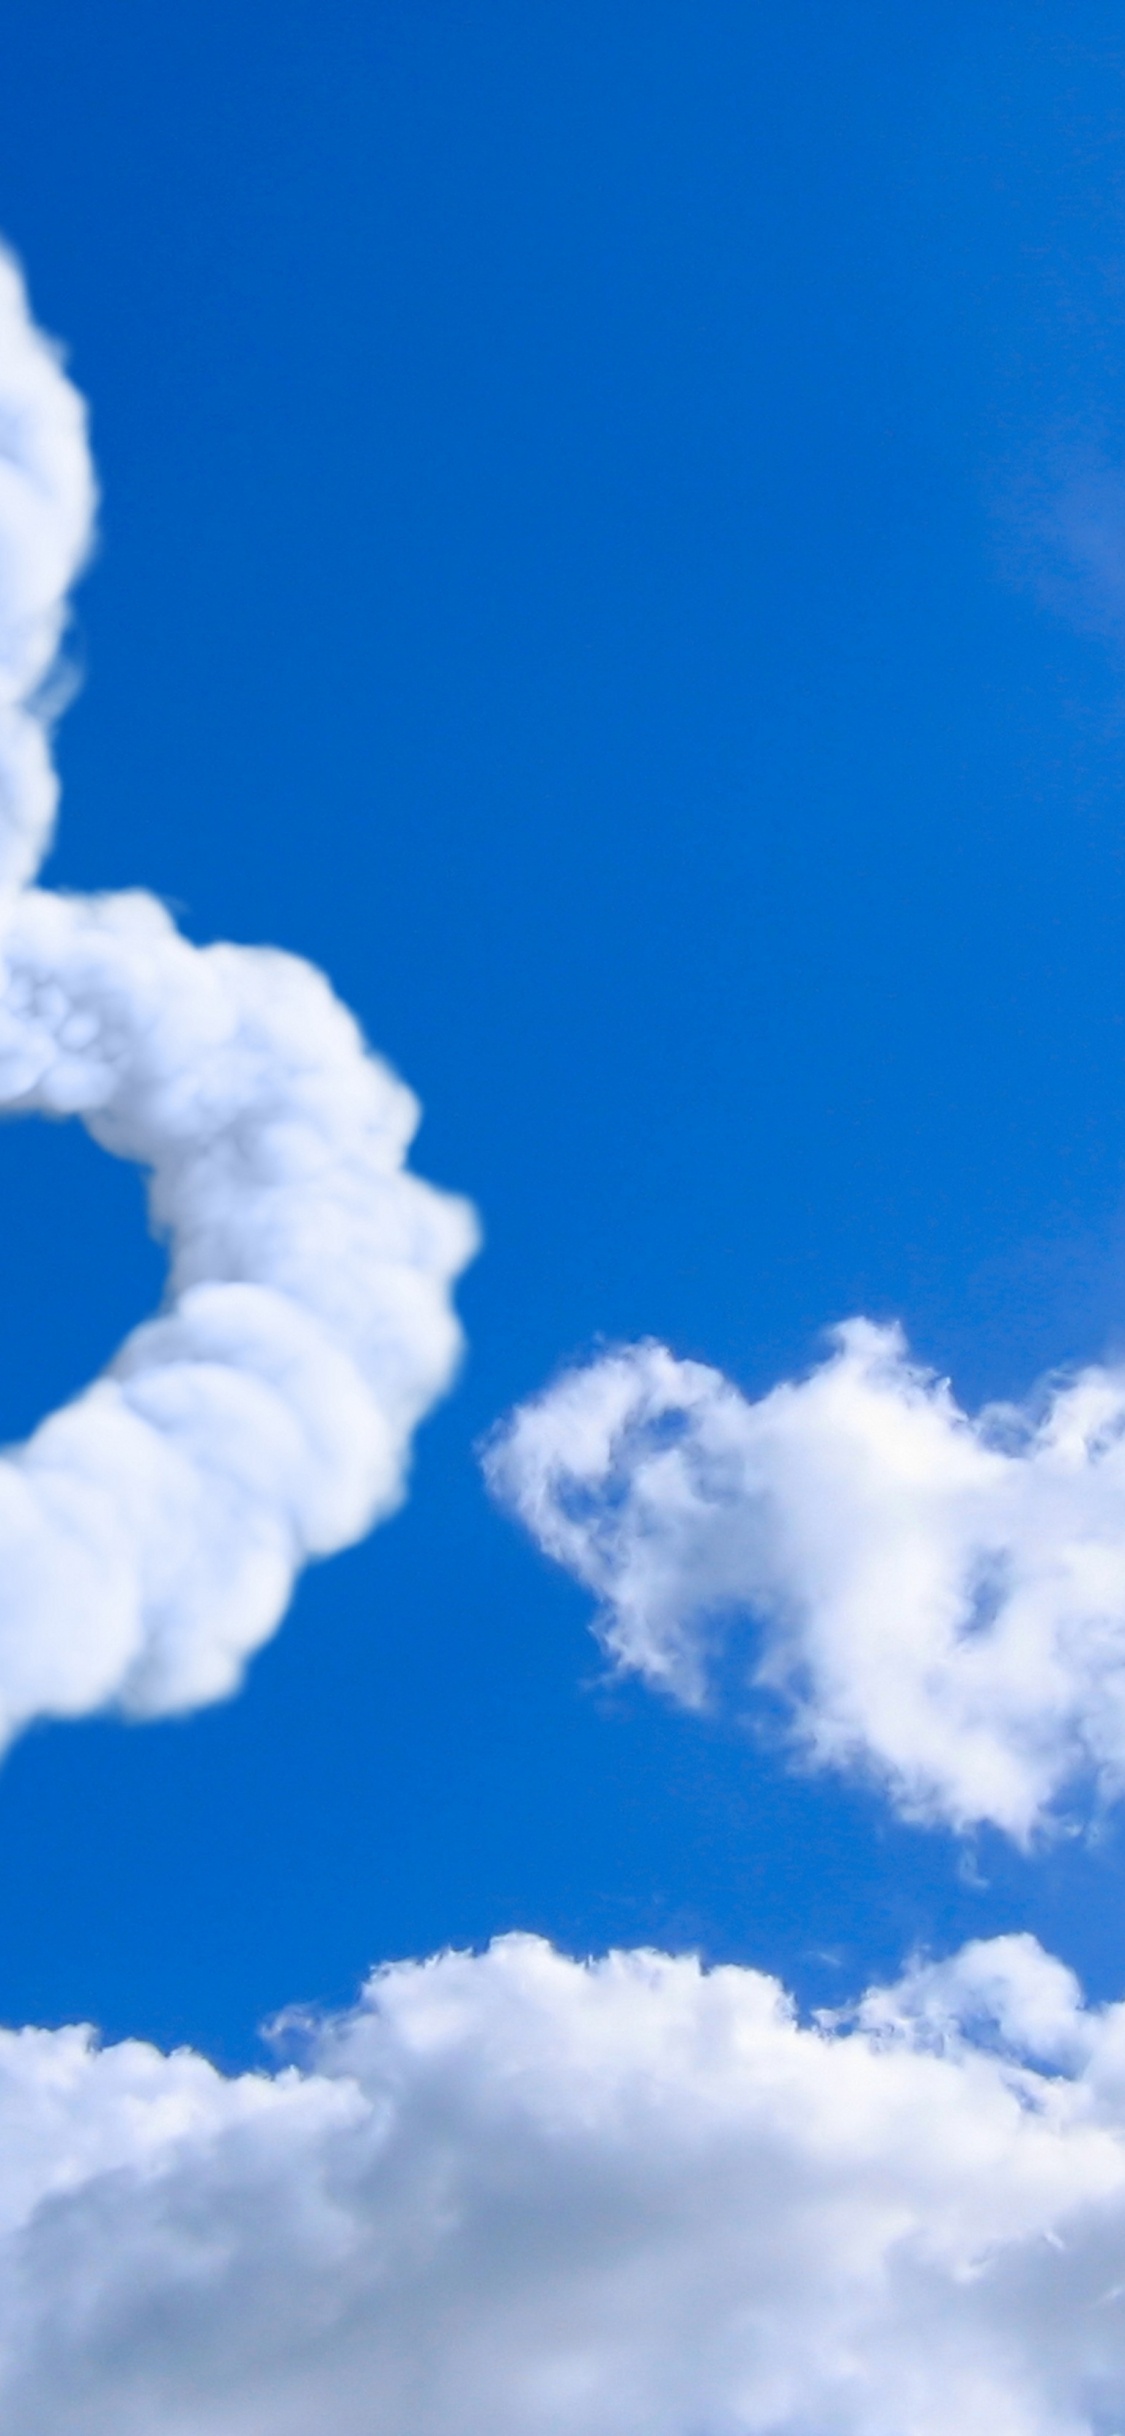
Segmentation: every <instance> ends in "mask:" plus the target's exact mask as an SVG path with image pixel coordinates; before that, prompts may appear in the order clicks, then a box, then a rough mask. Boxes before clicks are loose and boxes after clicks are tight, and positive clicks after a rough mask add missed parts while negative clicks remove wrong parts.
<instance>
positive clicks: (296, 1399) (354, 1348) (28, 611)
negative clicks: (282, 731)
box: [0, 256, 475, 1743]
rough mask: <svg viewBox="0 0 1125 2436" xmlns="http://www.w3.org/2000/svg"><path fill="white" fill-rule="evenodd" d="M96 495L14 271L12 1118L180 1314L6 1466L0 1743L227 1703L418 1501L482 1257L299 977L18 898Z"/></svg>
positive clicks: (340, 1019)
mask: <svg viewBox="0 0 1125 2436" xmlns="http://www.w3.org/2000/svg"><path fill="white" fill-rule="evenodd" d="M92 502H93V481H92V476H91V472H90V466H89V459H88V455H87V451H86V442H85V428H84V418H83V411H82V406H81V401H80V400H79V399H78V397H77V396H76V394H75V392H74V391H73V389H72V388H71V387H70V384H69V383H68V381H67V380H66V379H65V377H64V375H63V373H62V371H61V369H60V366H59V364H58V361H57V359H56V357H55V355H54V353H53V352H52V351H51V349H50V348H49V347H48V346H47V344H46V342H45V341H44V340H43V339H42V338H41V337H40V336H39V335H38V333H37V332H36V331H35V330H34V328H33V327H32V324H31V322H30V319H29V317H28V312H27V306H26V300H25V298H24V294H23V289H22V285H21V283H20V280H19V277H18V274H17V272H16V271H15V269H14V266H13V265H12V263H11V262H10V261H9V260H8V259H7V258H5V257H2V256H0V1110H7V1111H9V1112H24V1111H39V1112H41V1113H44V1114H46V1115H49V1116H56V1117H61V1116H71V1115H76V1116H78V1117H80V1118H81V1120H82V1121H83V1122H84V1123H85V1124H86V1126H87V1127H88V1129H89V1131H90V1132H91V1134H92V1135H93V1136H94V1139H95V1140H96V1141H98V1142H100V1143H101V1144H103V1146H104V1147H105V1148H106V1149H107V1150H108V1151H112V1152H113V1153H115V1154H116V1155H117V1156H119V1157H122V1158H126V1159H131V1160H135V1161H137V1162H138V1163H139V1164H140V1165H141V1166H142V1167H144V1168H145V1169H146V1170H148V1172H149V1174H150V1177H151V1209H152V1215H153V1219H154V1223H155V1225H156V1226H157V1228H158V1230H159V1231H160V1232H161V1233H162V1234H163V1235H165V1236H166V1237H167V1239H168V1243H169V1247H170V1254H171V1268H170V1277H169V1288H168V1297H167V1304H166V1308H165V1310H164V1312H163V1313H162V1314H161V1316H160V1317H159V1318H157V1319H156V1320H154V1321H152V1322H151V1323H150V1324H149V1325H147V1326H145V1327H142V1328H139V1329H138V1330H137V1331H136V1332H135V1333H134V1334H133V1335H132V1336H131V1337H130V1338H129V1339H128V1340H127V1342H126V1343H125V1345H124V1346H123V1347H122V1349H121V1351H120V1353H119V1355H118V1356H117V1359H116V1360H115V1361H114V1363H113V1364H112V1366H111V1369H110V1371H109V1373H108V1374H107V1376H105V1377H104V1378H102V1379H100V1380H99V1381H98V1382H97V1383H96V1384H95V1385H94V1386H93V1387H91V1388H90V1389H89V1390H88V1391H87V1393H86V1394H85V1395H83V1396H81V1397H79V1398H78V1399H77V1400H76V1401H75V1402H74V1403H72V1404H70V1405H68V1406H67V1407H66V1408H65V1409H64V1410H63V1411H61V1412H58V1413H55V1414H54V1415H52V1416H51V1418H50V1419H49V1420H47V1421H45V1422H44V1423H43V1424H42V1426H41V1427H40V1428H39V1429H38V1430H36V1432H35V1433H34V1435H33V1437H32V1438H31V1439H30V1440H29V1441H28V1442H27V1444H26V1445H24V1446H23V1447H20V1448H17V1449H16V1450H15V1451H14V1452H12V1453H9V1454H8V1455H7V1456H6V1457H4V1458H2V1459H0V1743H2V1741H3V1740H5V1739H7V1737H9V1736H10V1735H11V1734H12V1733H13V1732H14V1731H15V1730H16V1729H17V1728H18V1727H19V1726H20V1725H21V1724H23V1723H24V1722H26V1721H27V1720H28V1719H29V1718H31V1717H32V1716H35V1715H37V1714H48V1715H56V1716H64V1715H74V1714H78V1713H80V1712H82V1711H85V1710H88V1709H91V1708H96V1707H99V1706H102V1705H104V1704H105V1703H107V1702H115V1703H116V1704H117V1705H119V1706H120V1707H122V1708H124V1709H126V1710H128V1711H130V1712H131V1713H132V1714H134V1715H156V1714H160V1713H162V1712H165V1711H169V1710H174V1709H181V1708H185V1707H190V1706H192V1705H194V1704H195V1703H197V1702H200V1701H205V1700H211V1699H215V1698H217V1697H219V1696H220V1695H222V1694H223V1693H225V1692H228V1691H230V1690H231V1689H232V1688H233V1687H234V1685H235V1684H236V1683H237V1681H238V1679H239V1675H240V1672H241V1669H242V1666H243V1664H244V1662H245V1659H246V1657H247V1655H248V1653H249V1652H250V1651H252V1650H253V1649H254V1648H256V1647H257V1646H258V1644H259V1643H260V1642H261V1641H262V1640H263V1639H265V1638H266V1636H267V1635H268V1634H269V1633H270V1632H271V1631H272V1630H273V1629H274V1627H275V1625H276V1624H277V1622H278V1620H279V1618H280V1616H281V1614H282V1613H283V1611H284V1609H285V1606H286V1604H287V1602H288V1599H289V1596H290V1593H291V1589H292V1585H293V1579H294V1576H295V1574H296V1572H297V1569H298V1568H299V1567H300V1566H301V1565H302V1564H303V1563H304V1562H305V1561H306V1559H307V1558H309V1557H310V1556H314V1555H324V1554H327V1553H329V1552H330V1551H332V1550H333V1549H337V1548H341V1547H344V1546H346V1545H347V1544H348V1543H349V1542H350V1541H353V1540H356V1539H358V1538H360V1537H362V1535H363V1534H364V1532H366V1531H367V1530H368V1529H369V1528H370V1527H371V1525H372V1523H373V1522H374V1521H376V1520H377V1519H378V1518H379V1517H380V1516H381V1515H385V1514H386V1513H387V1512H389V1511H390V1510H391V1508H392V1507H393V1506H394V1505H395V1504H396V1503H397V1502H398V1500H399V1498H400V1496H401V1493H402V1486H403V1476H404V1468H405V1463H406V1459H407V1455H408V1451H409V1443H410V1436H411V1432H412V1430H413V1428H414V1426H415V1424H416V1423H417V1421H418V1420H419V1418H420V1417H421V1415H422V1414H423V1413H424V1412H425V1410H426V1409H427V1407H428V1406H429V1405H430V1404H431V1403H432V1402H433V1400H434V1399H435V1397H437V1396H438V1395H439V1394H440V1393H441V1392H442V1390H443V1389H444V1388H445V1386H446V1385H447V1384H448V1381H449V1378H450V1376H451V1374H452V1371H453V1368H454V1366H455V1363H456V1359H457V1355H458V1351H459V1344H460V1337H459V1331H458V1328H457V1323H456V1321H455V1319H454V1316H453V1313H452V1310H451V1308H450V1299H449V1293H450V1285H451V1281H452V1280H453V1278H454V1277H455V1276H456V1274H457V1273H458V1271H459V1270H460V1269H461V1268H462V1267H463V1265H464V1263H465V1261H466V1260H467V1259H468V1258H469V1256H470V1254H471V1252H472V1250H473V1247H474V1242H475V1222H474V1220H473V1217H472V1213H471V1212H470V1211H469V1209H468V1207H467V1205H466V1204H464V1203H463V1202H460V1201H457V1200H455V1199H453V1198H452V1197H450V1196H448V1195H446V1194H442V1193H438V1192H436V1191H434V1190H433V1189H432V1188H431V1187H430V1186H428V1185H426V1184H424V1183H423V1182H421V1181H420V1179H419V1178H417V1177H415V1176H413V1175H411V1174H409V1173H408V1172H407V1170H406V1168H405V1164H404V1162H405V1157H406V1152H407V1148H408V1145H409V1142H410V1139H411V1136H412V1134H413V1132H414V1129H415V1126H416V1123H417V1116H418V1111H417V1106H416V1103H415V1102H414V1100H413V1098H412V1097H411V1094H410V1093H409V1092H408V1091H407V1090H405V1089H404V1087H403V1085H402V1084H401V1083H400V1082H398V1080H397V1079H396V1078H395V1077H394V1076H393V1075H392V1074H391V1073H390V1072H389V1070H388V1069H387V1068H386V1067H385V1066H384V1065H382V1064H381V1063H380V1062H379V1061H378V1060H377V1059H376V1058H374V1057H372V1056H371V1055H370V1054H369V1053H368V1051H367V1050H366V1048H365V1046H364V1043H363V1040H362V1038H361V1036H360V1033H359V1030H358V1028H357V1026H356V1024H355V1022H354V1021H353V1019H352V1017H351V1016H350V1015H349V1014H348V1013H347V1011H346V1010H345V1009H344V1008H343V1007H342V1006H341V1005H340V1004H339V1003H338V1001H337V1000H336V999H335V998H334V997H333V995H332V992H331V990H330V989H329V987H328V984H327V982H325V981H324V979H323V978H322V976H321V975H320V974H319V973H317V972H315V971H314V970H313V969H312V968H311V967H310V966H308V965H306V964H303V963H302V962H300V961H299V960H298V959H297V958H295V957H292V956H286V955H282V954H280V953H276V952H274V951H269V950H261V949H250V948H238V947H231V946H226V945H220V946H215V947H209V948H196V947H193V946H191V945H190V944H189V943H188V942H187V941H186V940H185V939H183V938H181V937H180V935H179V933H178V932H177V930H176V929H175V926H174V924H173V923H172V922H171V921H170V919H169V917H168V916H167V914H166V913H165V912H164V910H163V908H162V907H161V906H160V905H159V904H157V903H156V901H155V900H154V899H153V898H151V897H148V896H146V895H144V894H142V893H140V892H137V893H129V894H122V895H116V896H105V897H85V898H84V897H66V896H61V895H57V894H53V893H50V892H48V891H44V890H39V889H35V888H32V887H26V886H23V887H18V888H17V887H15V886H14V885H13V882H15V881H18V882H23V881H25V880H26V879H27V878H28V876H29V873H30V870H31V869H32V868H33V865H34V862H35V860H36V859H37V858H38V855H39V854H40V853H41V852H42V850H43V848H44V847H45V845H46V842H47V837H48V834H49V828H50V820H51V815H52V812H53V805H54V780H53V777H52V775H51V772H50V765H49V758H48V756H47V749H46V741H45V734H44V729H43V725H42V720H41V717H40V716H39V714H38V712H37V710H36V707H35V704H36V693H35V689H36V688H37V687H40V686H41V685H42V681H43V679H44V677H45V676H46V674H47V673H48V671H49V666H50V662H51V659H52V655H53V653H54V652H55V650H56V648H57V644H58V640H59V636H60V634H61V632H62V627H63V621H64V615H65V588H66V585H67V583H68V582H69V581H70V579H71V577H72V576H73V574H74V572H75V570H76V568H77V567H78V566H79V564H80V563H81V560H82V556H83V553H84V550H85V548H86V546H87V543H88V539H89V518H90V514H91V511H92Z"/></svg>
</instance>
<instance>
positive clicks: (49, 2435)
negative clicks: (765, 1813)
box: [0, 1936, 1125, 2436]
mask: <svg viewBox="0 0 1125 2436" xmlns="http://www.w3.org/2000/svg"><path fill="white" fill-rule="evenodd" d="M306 2038H307V2044H308V2046H309V2049H310V2052H309V2054H308V2060H307V2063H306V2066H305V2068H304V2069H302V2070H294V2069H289V2070H287V2071H283V2072H280V2073H279V2074H277V2075H276V2076H272V2077H269V2076H257V2077H252V2076H246V2077H244V2078H241V2079H237V2080H226V2079H224V2078H222V2077H221V2076H220V2075H219V2074H218V2073H217V2072H215V2071H214V2070H213V2069H212V2068H211V2067H210V2066H209V2065H208V2064H207V2063H205V2062H204V2061H203V2060H202V2059H201V2058H199V2057H198V2056H195V2055H192V2054H189V2053H186V2052H185V2053H180V2054H176V2055H172V2056H163V2055H160V2054H157V2053H156V2052H155V2051H154V2050H152V2049H150V2048H147V2047H142V2046H139V2045H136V2044H129V2045H124V2046H119V2047H113V2048H109V2049H107V2050H105V2051H99V2050H98V2049H97V2048H96V2046H95V2045H94V2044H93V2043H92V2041H91V2039H90V2037H89V2035H88V2034H86V2033H83V2032H81V2031H76V2030H65V2031H54V2032H50V2031H23V2032H20V2033H8V2034H5V2035H3V2036H2V2037H0V2160H2V2163H3V2171H2V2173H0V2261H2V2272H0V2412H2V2416H3V2422H4V2426H5V2428H6V2429H9V2430H10V2431H11V2432H12V2436H189V2431H190V2436H261V2431H262V2430H263V2429H266V2428H268V2429H269V2431H270V2436H308V2432H309V2430H310V2429H312V2428H318V2429H319V2428H331V2429H333V2431H334V2432H335V2436H370V2432H371V2430H372V2429H373V2428H378V2429H379V2430H380V2431H381V2432H382V2436H481V2431H482V2430H485V2429H487V2430H488V2432H489V2436H578V2432H579V2431H580V2432H581V2436H765V2432H766V2431H769V2436H903V2431H904V2430H905V2429H909V2430H910V2431H911V2436H1095V2432H1097V2436H1107V2432H1108V2431H1109V2430H1110V2429H1111V2428H1113V2427H1116V2426H1117V2425H1119V2423H1120V2413H1119V2409H1115V2404H1114V2396H1116V2397H1118V2401H1119V2397H1120V2394H1121V2390H1122V2380H1123V2378H1125V2299H1123V2294H1125V2282H1123V2280H1122V2279H1123V2273H1125V2265H1123V2262H1125V2007H1123V2006H1111V2007H1109V2008H1108V2009H1106V2010H1104V2011H1097V2012H1094V2011H1087V2010H1085V2009H1084V2008H1083V2006H1082V2003H1081V1999H1080V1995H1079V1991H1078V1989H1077V1987H1076V1985H1075V1982H1074V1981H1073V1979H1072V1977H1071V1975H1070V1974H1069V1972H1067V1971H1066V1970H1065V1969H1064V1968H1063V1967H1062V1966H1061V1965H1060V1964H1059V1963H1057V1962H1053V1961H1052V1960H1051V1959H1050V1958H1049V1957H1048V1956H1047V1955H1045V1954H1044V1953H1043V1952H1042V1950H1041V1949H1040V1948H1039V1947H1038V1946H1037V1945H1036V1944H1035V1942H1034V1940H1033V1939H1031V1938H1029V1937H1025V1936H1020V1937H1003V1938H999V1939H996V1940H994V1941H992V1942H990V1943H982V1944H976V1945H971V1946H969V1947H968V1948H966V1949H965V1951H964V1952H963V1953H962V1954H960V1955H958V1956H956V1957H955V1958H954V1959H953V1960H952V1961H951V1962H947V1963H944V1964H941V1965H937V1966H929V1967H918V1968H917V1969H915V1970H913V1971H912V1972H910V1973H908V1974H907V1976H906V1978H905V1979H904V1980H903V1981H902V1982H901V1983H900V1984H899V1985H898V1986H897V1987H894V1988H891V1989H885V1990H882V1991H878V1992H876V1993H875V1994H873V1995H871V1996H870V1997H868V1998H867V1999H866V2000H865V2002H864V2003H863V2004H862V2005H861V2006H860V2007H859V2008H858V2009H857V2012H856V2013H855V2015H854V2016H853V2017H852V2018H851V2019H850V2020H849V2021H847V2022H841V2023H837V2024H821V2025H813V2026H811V2027H810V2026H801V2025H800V2024H799V2023H798V2021H797V2020H796V2018H795V2016H794V2014H793V2011H792V2009H791V2007H790V2006H789V2005H788V2003H787V2001H786V1999H785V1996H784V1994H783V1991H782V1990H781V1989H780V1988H779V1987H778V1985H777V1984H776V1982H774V1981H772V1980H770V1979H767V1978H765V1977H763V1976H762V1975H761V1974H759V1973H757V1972H755V1971H750V1970H745V1969H736V1968H726V1969H722V1970H715V1971H712V1972H708V1973H705V1972H703V1971H701V1970H700V1969H699V1967H698V1966H697V1965H696V1964H695V1963H694V1962H692V1961H690V1960H684V1959H672V1958H670V1957H668V1956H664V1955H660V1954H646V1953H633V1954H619V1955H614V1956H610V1957H609V1958H608V1959H606V1960H603V1961H601V1962H597V1963H593V1964H589V1965H581V1964H578V1963H575V1962H571V1961H568V1960H565V1959H564V1958H563V1957H561V1956H560V1955H558V1954H557V1953H555V1952H553V1951H552V1949H551V1948H550V1947H549V1946H547V1945H545V1944H543V1943H541V1942H540V1941H538V1940H537V1939H534V1938H528V1937H509V1938H504V1939H502V1940H500V1941H499V1943H497V1944H496V1945H494V1946H493V1947H492V1948H491V1949H490V1951H489V1952H488V1953H486V1954H484V1955H480V1956H470V1955H456V1954H453V1955H445V1956H442V1957H439V1958H438V1959H437V1960H435V1961H432V1962H429V1963H425V1964H411V1963H407V1964H401V1965H395V1966H392V1967H391V1968H389V1969H386V1970H384V1971H381V1972H379V1973H377V1974H376V1975H375V1977H374V1978H373V1979H372V1980H371V1982H370V1984H369V1986H368V1988H367V1989H366V1991H365V1994H364V1997H363V2000H362V2002H361V2003H360V2005H359V2006H358V2007H357V2009H356V2010H355V2011H354V2012H351V2013H349V2014H346V2015H344V2016H342V2017H337V2018H335V2019H330V2020H328V2021H327V2022H325V2023H322V2024H321V2025H320V2026H319V2027H318V2028H315V2029H313V2030H311V2031H309V2032H308V2033H307V2034H306Z"/></svg>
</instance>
